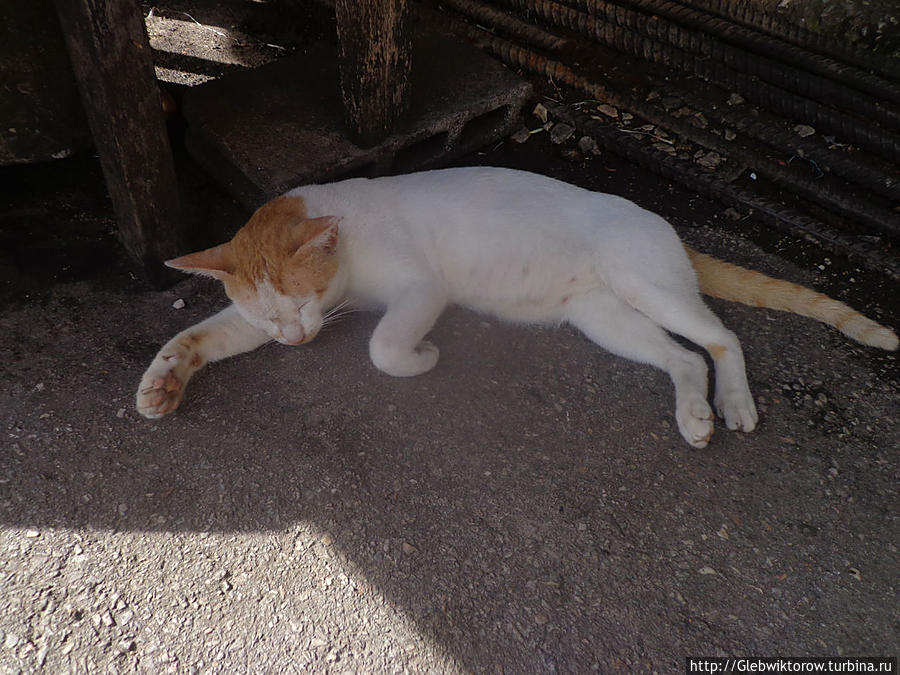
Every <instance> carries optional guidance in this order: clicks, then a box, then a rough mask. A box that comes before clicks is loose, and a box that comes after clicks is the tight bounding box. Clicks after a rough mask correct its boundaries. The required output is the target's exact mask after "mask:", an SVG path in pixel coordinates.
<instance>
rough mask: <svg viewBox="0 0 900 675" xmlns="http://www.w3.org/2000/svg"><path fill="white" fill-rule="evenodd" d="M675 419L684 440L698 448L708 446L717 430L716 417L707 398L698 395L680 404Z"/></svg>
mask: <svg viewBox="0 0 900 675" xmlns="http://www.w3.org/2000/svg"><path fill="white" fill-rule="evenodd" d="M675 419H676V420H677V421H678V430H679V431H680V432H681V435H682V436H683V437H684V440H686V441H687V442H688V443H690V444H691V445H692V446H693V447H695V448H698V449H700V448H705V447H706V445H707V444H708V443H709V439H710V438H712V435H713V431H714V430H715V418H714V416H713V412H712V408H710V407H709V403H707V402H706V399H704V398H699V397H698V398H694V399H691V400H690V401H687V402H685V403H684V404H682V405H679V406H678V408H677V409H676V410H675Z"/></svg>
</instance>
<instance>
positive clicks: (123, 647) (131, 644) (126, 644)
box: [118, 639, 137, 654]
mask: <svg viewBox="0 0 900 675" xmlns="http://www.w3.org/2000/svg"><path fill="white" fill-rule="evenodd" d="M136 648H137V644H136V643H135V641H134V640H130V639H129V640H122V642H120V643H119V645H118V651H119V654H127V653H128V652H133V651H134V650H135V649H136Z"/></svg>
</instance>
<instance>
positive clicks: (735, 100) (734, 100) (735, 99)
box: [728, 93, 744, 105]
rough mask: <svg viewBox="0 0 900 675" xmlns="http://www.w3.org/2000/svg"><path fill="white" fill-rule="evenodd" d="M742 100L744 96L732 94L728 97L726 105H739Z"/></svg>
mask: <svg viewBox="0 0 900 675" xmlns="http://www.w3.org/2000/svg"><path fill="white" fill-rule="evenodd" d="M743 102H744V97H743V96H741V95H740V94H737V93H735V94H732V95H731V96H729V97H728V105H740V104H741V103H743Z"/></svg>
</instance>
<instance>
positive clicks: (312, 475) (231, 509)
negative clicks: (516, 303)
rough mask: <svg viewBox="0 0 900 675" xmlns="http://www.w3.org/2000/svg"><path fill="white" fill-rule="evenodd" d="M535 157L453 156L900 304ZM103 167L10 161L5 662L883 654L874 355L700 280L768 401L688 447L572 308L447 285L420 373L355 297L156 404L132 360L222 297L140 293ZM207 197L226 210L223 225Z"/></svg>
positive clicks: (1, 325)
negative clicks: (716, 295) (379, 340)
mask: <svg viewBox="0 0 900 675" xmlns="http://www.w3.org/2000/svg"><path fill="white" fill-rule="evenodd" d="M539 142H540V141H539V139H536V140H535V141H533V142H532V141H530V142H529V145H531V144H532V143H539ZM529 152H531V153H532V154H531V155H529V154H527V153H529ZM555 153H556V150H553V149H551V148H548V147H543V146H534V148H533V149H532V150H528V149H522V148H519V149H517V148H508V147H504V148H501V149H499V150H497V151H496V152H495V153H494V154H488V155H486V156H473V157H471V158H468V159H467V161H468V162H469V163H474V162H479V163H493V164H507V165H514V166H523V165H524V166H526V167H528V168H534V167H535V166H539V167H540V168H541V170H543V171H545V172H548V173H553V174H555V175H559V176H561V177H563V178H566V179H568V180H572V181H574V182H579V183H581V184H584V185H586V186H588V187H592V188H594V189H606V190H609V191H616V192H619V193H621V194H625V195H626V196H629V197H631V198H634V199H637V200H638V201H640V202H641V203H643V204H645V205H647V206H650V207H652V208H655V209H657V210H659V211H661V212H663V213H664V214H665V215H667V216H668V217H669V218H670V219H671V220H672V221H673V222H674V223H675V224H676V226H677V227H678V228H679V230H680V231H681V232H682V233H683V235H684V236H685V237H686V238H687V239H688V240H690V241H691V242H693V243H694V244H695V245H696V246H698V247H699V248H701V249H704V250H709V251H711V252H714V253H717V254H720V255H722V256H724V257H727V258H729V259H732V260H735V261H738V262H742V263H744V264H750V265H753V266H754V267H757V268H759V269H762V270H764V271H767V272H770V273H775V274H778V275H780V276H784V277H787V278H791V279H793V280H797V281H801V282H804V283H806V284H809V285H813V286H816V287H817V288H821V289H826V290H829V291H830V292H832V293H833V294H835V295H839V296H841V297H842V298H846V299H849V300H850V301H851V302H853V303H854V304H856V305H857V306H859V307H860V308H861V309H864V310H866V311H867V312H869V313H870V314H873V315H875V316H880V318H881V320H883V321H886V322H888V323H892V324H893V325H894V326H895V327H896V326H897V324H898V316H897V313H896V309H897V288H896V286H895V285H891V284H888V283H886V282H883V281H880V280H878V279H877V278H874V277H872V275H868V274H866V273H865V272H864V271H861V270H856V269H855V268H853V267H848V266H842V265H841V264H840V262H839V261H836V260H830V259H829V258H828V257H826V256H824V255H823V254H821V253H817V252H816V251H815V250H814V249H809V248H805V249H804V248H803V245H802V244H800V243H799V242H791V241H790V240H787V239H775V238H770V239H769V240H767V241H768V242H769V246H768V248H770V249H774V248H782V249H790V250H791V251H792V252H793V253H795V254H797V255H800V256H801V257H802V260H803V266H798V265H796V264H795V263H793V262H789V261H787V260H786V259H784V258H782V257H779V256H776V255H773V254H771V253H767V252H765V251H764V250H763V249H761V248H759V247H758V246H757V245H756V244H755V243H753V242H752V241H750V240H749V239H747V238H746V237H744V236H742V235H739V234H736V233H735V232H734V230H735V229H737V228H736V227H735V225H734V223H733V221H731V220H730V219H729V218H728V217H727V216H726V215H724V214H723V213H722V212H721V209H719V208H718V207H716V206H715V205H712V204H709V203H706V202H702V201H700V200H697V199H695V198H693V197H692V196H691V195H686V194H684V193H681V192H678V191H677V190H675V189H672V188H671V187H670V186H668V185H667V184H665V183H663V182H660V181H659V180H658V179H656V178H653V177H650V176H647V175H646V174H642V173H640V172H639V171H638V170H637V169H634V168H631V167H628V166H627V165H623V164H620V163H617V162H616V161H615V160H614V158H611V157H605V156H602V157H600V158H596V159H593V160H591V161H590V162H582V161H560V160H559V159H558V158H557V157H556V155H555ZM535 157H538V158H539V159H535ZM92 166H93V164H92V163H91V162H90V161H89V160H84V159H77V158H76V159H75V160H69V163H68V164H66V163H63V164H61V165H55V167H50V168H48V167H43V168H42V167H32V168H30V169H27V170H25V171H24V172H23V171H16V172H13V171H10V170H4V172H3V180H2V181H0V182H2V183H3V188H2V189H3V190H4V195H5V197H6V198H8V199H9V203H10V204H11V206H10V208H9V210H8V211H7V212H6V214H5V215H4V216H3V221H2V230H0V234H2V237H3V243H4V248H5V250H6V253H5V255H4V257H3V259H2V260H0V262H2V265H0V270H2V273H3V274H2V280H3V281H4V283H5V286H4V294H3V300H4V302H3V305H2V309H0V373H2V380H0V381H2V386H0V427H2V428H0V433H2V440H0V551H2V554H0V672H9V673H17V672H37V671H43V672H52V673H65V672H78V673H99V672H144V673H164V672H173V673H238V672H253V673H264V672H287V673H290V672H329V673H343V672H354V673H355V672H366V673H393V672H410V673H413V672H415V673H418V672H434V673H445V672H446V673H455V672H479V673H553V672H566V673H581V672H590V671H592V670H593V671H599V672H645V671H646V672H650V671H655V672H664V673H665V672H683V670H684V658H685V657H686V656H689V655H695V656H697V655H708V656H715V655H719V656H725V655H757V656H760V655H761V656H786V655H841V654H843V655H893V656H896V655H897V651H898V641H897V621H898V615H897V606H898V599H897V588H896V584H897V578H898V574H897V572H898V565H897V562H898V555H897V545H898V537H897V535H898V531H897V525H896V517H897V506H898V500H897V478H898V453H897V449H898V447H900V429H898V422H897V419H898V413H900V408H898V400H900V399H898V389H900V385H898V369H897V357H896V356H895V355H886V354H884V353H882V352H877V351H875V350H871V349H866V348H863V347H860V346H858V345H855V344H853V343H851V342H849V341H847V340H845V339H844V338H843V337H842V336H840V335H839V334H837V333H836V332H834V331H833V330H831V329H827V328H825V327H823V326H820V325H818V324H816V323H814V322H811V321H808V320H805V319H801V318H798V317H791V316H784V315H780V314H777V313H774V312H767V311H761V310H756V309H750V308H745V307H739V306H734V305H729V304H727V303H720V302H715V303H712V304H713V306H714V308H715V309H716V310H717V311H718V312H719V313H720V315H721V316H722V317H723V319H724V320H725V321H726V322H727V323H728V325H729V326H731V327H732V328H733V329H734V330H735V331H736V332H737V333H738V335H739V336H740V337H741V338H742V340H743V343H744V345H745V349H746V356H747V362H748V366H749V375H750V382H751V386H752V388H753V389H754V391H755V394H756V396H757V399H758V402H759V407H760V411H761V417H762V421H761V425H760V427H759V429H758V430H757V431H755V432H754V433H752V434H746V435H745V434H740V433H731V432H728V431H726V430H724V429H722V428H721V427H720V428H719V430H718V431H717V433H716V435H715V436H714V438H713V441H712V443H711V444H710V446H709V447H708V448H707V449H705V450H702V451H696V450H692V449H690V448H689V447H688V446H687V445H686V444H685V443H684V442H683V441H682V440H681V439H680V437H679V435H678V432H677V429H676V428H675V423H674V418H673V415H672V409H673V401H672V391H671V386H670V384H669V382H668V381H667V379H666V377H665V376H664V375H663V374H662V373H660V372H656V371H654V370H651V369H650V368H647V367H644V366H640V365H638V364H634V363H631V362H626V361H623V360H621V359H617V358H614V357H612V356H609V355H608V354H606V353H604V352H602V351H599V350H598V349H596V348H595V347H593V346H592V345H591V344H590V343H588V342H587V341H586V340H585V339H583V338H582V337H580V336H579V335H577V334H576V333H575V332H573V331H572V330H570V329H567V328H562V329H559V330H551V329H537V328H528V327H524V328H523V327H517V326H510V325H505V324H502V323H499V322H497V321H495V320H493V319H488V318H484V317H480V316H476V315H472V314H469V313H466V312H462V311H458V310H453V311H450V312H448V313H447V314H446V315H445V316H444V317H443V319H442V320H441V321H440V323H439V324H438V326H437V327H436V329H435V331H434V333H433V339H434V341H435V342H436V343H438V344H439V345H440V346H441V348H442V360H441V362H440V363H439V365H438V367H437V368H436V369H435V370H434V371H433V372H430V373H428V374H426V375H424V376H422V377H418V378H414V379H410V380H400V379H392V378H389V377H387V376H384V375H382V374H380V373H378V372H377V371H376V370H375V369H374V367H373V366H372V365H371V364H370V363H369V361H368V358H367V349H366V342H367V338H368V335H369V333H370V331H371V329H372V328H373V326H374V324H375V321H376V317H374V316H372V315H367V314H357V315H353V316H351V317H349V318H348V319H347V320H345V321H344V322H343V323H340V324H338V325H337V326H336V327H334V328H332V329H330V330H328V331H327V332H325V333H323V334H322V335H321V336H320V337H318V338H317V339H316V341H315V342H314V343H312V344H311V345H309V346H308V347H302V348H289V347H283V346H278V345H269V346H266V347H264V348H262V349H259V350H258V351H256V352H254V353H251V354H247V355H244V356H241V357H239V358H235V359H232V360H230V361H226V362H223V363H219V364H215V365H212V366H211V367H209V368H208V369H207V370H206V371H204V372H203V373H201V374H200V375H198V376H197V377H196V378H195V380H194V381H193V382H192V383H191V387H190V389H189V391H188V395H187V399H186V402H185V403H184V405H183V407H182V409H180V410H179V411H178V412H177V414H175V415H173V416H170V417H167V418H165V419H162V420H158V421H153V422H151V421H147V420H145V419H143V418H140V417H139V416H138V415H137V414H136V413H135V411H134V410H133V397H134V390H135V388H136V386H137V383H138V380H139V378H140V376H141V374H142V372H143V370H144V368H145V367H146V366H147V364H148V363H149V361H150V359H151V358H152V356H153V354H154V353H155V351H156V349H157V348H158V347H159V346H160V345H161V344H162V343H163V342H164V341H165V340H166V339H168V338H169V337H170V336H171V335H172V334H173V333H175V332H176V331H177V330H179V329H181V328H183V327H185V326H187V325H188V324H190V323H192V322H194V321H196V320H198V319H200V318H202V317H204V316H206V315H208V314H209V313H210V312H211V311H213V310H214V309H216V308H218V307H220V306H222V304H223V296H222V294H221V292H220V291H219V289H218V288H217V287H216V285H215V284H213V283H211V282H207V281H202V280H197V279H189V280H186V281H184V282H182V283H180V284H179V285H177V286H175V287H174V288H172V289H170V290H167V291H164V292H154V291H148V290H145V289H142V288H141V287H140V285H139V284H138V283H137V282H136V281H135V280H134V279H132V278H131V277H130V275H129V272H128V268H127V265H125V264H123V263H122V262H121V261H120V260H118V258H117V257H116V255H117V253H118V250H117V249H116V248H114V247H113V246H112V244H110V243H109V236H108V235H107V234H106V230H108V228H109V227H110V225H111V220H110V215H109V211H108V206H107V205H106V202H105V201H104V199H103V192H102V183H101V181H100V177H99V174H98V172H97V170H96V168H95V167H94V168H91V167H92ZM14 181H20V182H18V183H15V182H14ZM191 189H192V191H193V194H194V196H195V197H197V200H198V201H200V202H203V203H204V204H208V203H211V202H213V201H215V200H214V199H213V197H212V196H209V195H215V192H214V190H212V189H211V188H209V187H208V186H204V185H202V183H201V184H197V185H194V186H192V187H191ZM204 190H209V193H208V195H207V193H206V192H204ZM198 195H199V196H198ZM216 199H219V198H218V197H216ZM216 203H217V204H219V203H225V202H222V200H221V199H219V201H218V202H216ZM225 204H226V205H225V206H224V207H221V208H222V211H221V213H222V214H231V215H222V216H221V221H220V222H219V223H218V224H219V225H220V226H221V227H222V228H223V230H227V229H228V228H233V227H235V226H236V225H237V221H238V217H237V216H236V215H234V214H233V213H232V212H231V211H230V210H229V208H227V203H225ZM209 208H210V213H211V214H218V213H219V211H216V209H217V208H219V206H210V207H209ZM211 217H212V216H211ZM216 217H219V216H218V215H217V216H216ZM729 223H730V225H729ZM723 225H724V227H723ZM741 225H742V226H743V225H747V224H746V223H743V224H741ZM750 230H752V227H751V228H750ZM48 233H49V234H48ZM41 242H45V243H41ZM46 242H49V243H46ZM798 251H800V253H797V252H798ZM803 251H805V252H803ZM819 265H821V266H822V268H823V270H820V269H819ZM179 298H180V299H183V300H184V301H185V307H184V308H183V309H180V310H177V309H174V308H173V306H172V305H173V303H174V302H175V301H176V300H178V299H179Z"/></svg>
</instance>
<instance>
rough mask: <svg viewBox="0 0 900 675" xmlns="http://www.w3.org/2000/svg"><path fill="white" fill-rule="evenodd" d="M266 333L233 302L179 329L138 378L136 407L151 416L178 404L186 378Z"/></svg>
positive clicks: (249, 346) (243, 349)
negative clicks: (255, 325) (206, 317)
mask: <svg viewBox="0 0 900 675" xmlns="http://www.w3.org/2000/svg"><path fill="white" fill-rule="evenodd" d="M269 339H270V338H269V336H268V335H266V333H264V332H263V331H261V330H259V329H257V328H254V327H253V326H251V325H250V324H249V323H247V322H246V321H244V319H243V318H242V317H241V315H240V314H239V313H238V311H237V308H235V306H234V305H231V306H229V307H228V308H226V309H223V310H222V311H221V312H219V313H218V314H214V315H213V316H211V317H209V318H208V319H206V320H205V321H201V322H200V323H198V324H196V325H195V326H191V327H190V328H188V329H187V330H184V331H182V332H180V333H179V334H178V335H176V336H175V337H174V338H172V339H171V340H169V341H168V342H167V343H166V345H165V346H164V347H163V348H162V349H161V350H159V353H158V354H157V355H156V358H154V359H153V362H152V363H151V364H150V367H149V368H147V371H146V372H145V373H144V376H143V377H142V378H141V384H140V386H139V387H138V391H137V409H138V412H140V413H141V414H142V415H143V416H144V417H149V418H151V419H155V418H157V417H162V416H163V415H165V414H167V413H170V412H172V411H173V410H175V408H177V407H178V404H179V403H181V398H182V397H183V396H184V390H185V387H186V386H187V383H188V380H189V379H190V378H191V375H193V374H194V373H195V372H197V371H198V370H200V368H202V367H203V366H204V365H206V364H207V363H209V362H210V361H218V360H219V359H224V358H226V357H228V356H234V355H235V354H240V353H241V352H248V351H250V350H251V349H256V348H257V347H259V346H260V345H262V344H264V343H266V342H268V341H269Z"/></svg>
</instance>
